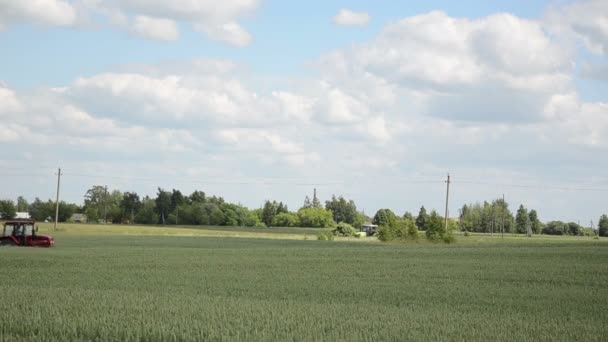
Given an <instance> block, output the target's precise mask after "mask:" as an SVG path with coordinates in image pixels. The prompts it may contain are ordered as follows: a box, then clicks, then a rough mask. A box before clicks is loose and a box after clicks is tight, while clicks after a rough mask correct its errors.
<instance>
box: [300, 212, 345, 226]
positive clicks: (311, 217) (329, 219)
mask: <svg viewBox="0 0 608 342" xmlns="http://www.w3.org/2000/svg"><path fill="white" fill-rule="evenodd" d="M298 218H299V219H300V224H301V225H302V227H311V228H329V227H333V226H335V224H336V223H335V222H334V217H333V215H332V213H331V211H329V210H325V209H323V208H303V209H300V210H299V211H298Z"/></svg>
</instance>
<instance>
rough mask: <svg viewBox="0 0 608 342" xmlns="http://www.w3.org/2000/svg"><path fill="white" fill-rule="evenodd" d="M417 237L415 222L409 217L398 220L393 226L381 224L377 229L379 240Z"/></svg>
mask: <svg viewBox="0 0 608 342" xmlns="http://www.w3.org/2000/svg"><path fill="white" fill-rule="evenodd" d="M418 237H419V234H418V229H417V228H416V224H415V223H414V220H410V219H403V220H398V221H397V222H396V223H395V224H394V225H393V226H381V227H380V228H379V229H378V239H379V240H380V241H395V240H417V239H418Z"/></svg>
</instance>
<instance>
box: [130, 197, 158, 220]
mask: <svg viewBox="0 0 608 342" xmlns="http://www.w3.org/2000/svg"><path fill="white" fill-rule="evenodd" d="M135 222H136V223H139V224H155V223H158V214H157V211H156V201H155V200H153V199H151V198H149V197H148V196H146V197H145V198H144V199H143V200H142V201H141V209H140V210H139V211H138V212H137V215H136V216H135Z"/></svg>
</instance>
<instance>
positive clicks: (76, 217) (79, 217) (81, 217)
mask: <svg viewBox="0 0 608 342" xmlns="http://www.w3.org/2000/svg"><path fill="white" fill-rule="evenodd" d="M70 222H76V223H86V222H87V215H86V214H72V216H71V217H70Z"/></svg>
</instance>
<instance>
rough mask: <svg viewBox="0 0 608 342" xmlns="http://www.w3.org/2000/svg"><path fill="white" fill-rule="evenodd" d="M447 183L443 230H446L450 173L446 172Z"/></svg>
mask: <svg viewBox="0 0 608 342" xmlns="http://www.w3.org/2000/svg"><path fill="white" fill-rule="evenodd" d="M445 182H446V184H447V187H446V191H445V232H446V233H447V232H448V203H449V199H450V174H449V173H448V180H447V181H445Z"/></svg>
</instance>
